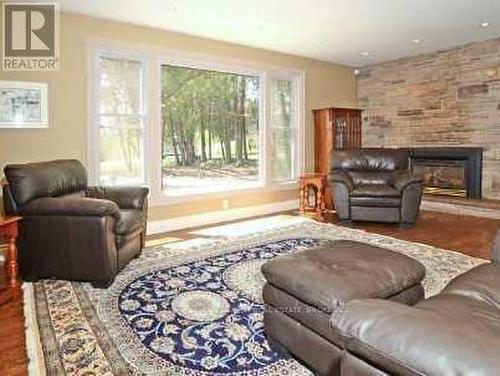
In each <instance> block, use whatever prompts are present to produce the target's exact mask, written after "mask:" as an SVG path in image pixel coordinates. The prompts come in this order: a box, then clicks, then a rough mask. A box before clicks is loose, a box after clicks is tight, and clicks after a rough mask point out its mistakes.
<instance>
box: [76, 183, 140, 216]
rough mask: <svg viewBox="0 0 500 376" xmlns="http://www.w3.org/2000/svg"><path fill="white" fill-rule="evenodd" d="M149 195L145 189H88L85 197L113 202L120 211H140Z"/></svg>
mask: <svg viewBox="0 0 500 376" xmlns="http://www.w3.org/2000/svg"><path fill="white" fill-rule="evenodd" d="M148 194H149V188H147V187H88V188H87V190H86V191H85V195H86V196H87V197H92V198H98V199H104V200H110V201H113V202H114V203H116V204H117V205H118V207H119V208H120V209H135V210H142V209H143V208H144V203H145V202H146V199H147V197H148Z"/></svg>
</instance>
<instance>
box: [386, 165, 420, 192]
mask: <svg viewBox="0 0 500 376" xmlns="http://www.w3.org/2000/svg"><path fill="white" fill-rule="evenodd" d="M422 183H423V179H422V177H421V176H419V175H417V174H414V173H413V172H411V171H409V170H401V171H395V172H394V174H393V175H392V177H391V180H390V184H391V185H392V186H393V187H395V188H396V189H397V190H398V191H400V192H402V191H403V190H404V189H405V188H406V187H408V186H409V185H410V184H422Z"/></svg>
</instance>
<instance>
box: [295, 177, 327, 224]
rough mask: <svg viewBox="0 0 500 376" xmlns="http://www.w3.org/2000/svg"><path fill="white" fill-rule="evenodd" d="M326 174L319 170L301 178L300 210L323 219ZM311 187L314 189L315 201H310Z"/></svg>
mask: <svg viewBox="0 0 500 376" xmlns="http://www.w3.org/2000/svg"><path fill="white" fill-rule="evenodd" d="M325 188H326V175H325V174H322V173H319V172H309V173H304V174H302V175H300V178H299V195H300V200H299V211H300V212H301V213H302V214H305V215H309V216H312V217H314V218H316V219H318V220H321V221H323V220H324V217H323V213H324V211H325V209H326V205H325ZM310 189H313V190H314V194H315V197H314V203H312V205H311V203H310V202H309V201H310V200H309V193H310Z"/></svg>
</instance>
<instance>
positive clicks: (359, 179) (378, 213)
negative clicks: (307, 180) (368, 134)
mask: <svg viewBox="0 0 500 376" xmlns="http://www.w3.org/2000/svg"><path fill="white" fill-rule="evenodd" d="M408 163H409V153H408V151H407V150H404V149H382V148H366V149H355V150H336V151H334V152H333V154H332V159H331V171H330V174H329V183H330V186H331V188H332V191H333V200H334V203H335V210H336V211H337V215H338V217H339V220H340V221H341V222H343V223H350V222H351V221H374V222H396V223H399V224H400V225H401V226H402V227H408V226H411V225H413V224H414V223H415V221H416V220H417V217H418V213H419V208H420V201H421V199H422V178H421V177H419V176H417V175H415V174H413V173H412V172H411V171H410V170H409V169H408Z"/></svg>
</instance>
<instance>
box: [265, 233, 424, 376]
mask: <svg viewBox="0 0 500 376" xmlns="http://www.w3.org/2000/svg"><path fill="white" fill-rule="evenodd" d="M262 273H263V274H264V277H265V278H266V281H267V283H266V285H265V286H264V292H263V298H264V303H265V308H266V309H265V313H264V321H265V325H266V333H267V336H268V339H269V342H270V343H271V344H272V345H274V346H275V347H276V348H277V349H279V350H286V351H287V352H289V353H291V354H292V355H294V356H295V357H297V358H298V359H299V360H301V361H302V362H304V363H305V364H306V365H308V366H309V367H311V368H312V369H314V370H315V371H316V372H318V373H320V374H324V375H336V374H338V373H339V372H340V358H341V356H342V353H343V347H344V338H343V335H342V333H339V332H335V331H334V330H333V328H332V325H331V324H330V315H331V313H332V311H333V310H335V309H342V305H343V304H344V303H346V302H348V301H350V300H355V299H365V298H378V299H390V300H395V301H398V302H401V303H405V304H409V305H412V304H415V303H416V302H418V301H419V300H421V299H423V297H424V291H423V288H422V285H421V282H422V279H423V278H424V275H425V269H424V267H423V265H422V264H420V263H419V262H418V261H416V260H414V259H412V258H410V257H407V256H405V255H403V254H400V253H396V252H392V251H389V250H386V249H382V248H379V247H375V246H371V245H368V244H364V243H358V242H354V241H348V240H340V241H332V242H329V243H327V244H326V245H323V246H322V247H319V248H316V249H312V250H305V251H300V252H297V253H295V254H292V255H290V256H286V257H282V258H277V259H274V260H271V261H269V262H267V263H266V264H264V265H263V266H262Z"/></svg>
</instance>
